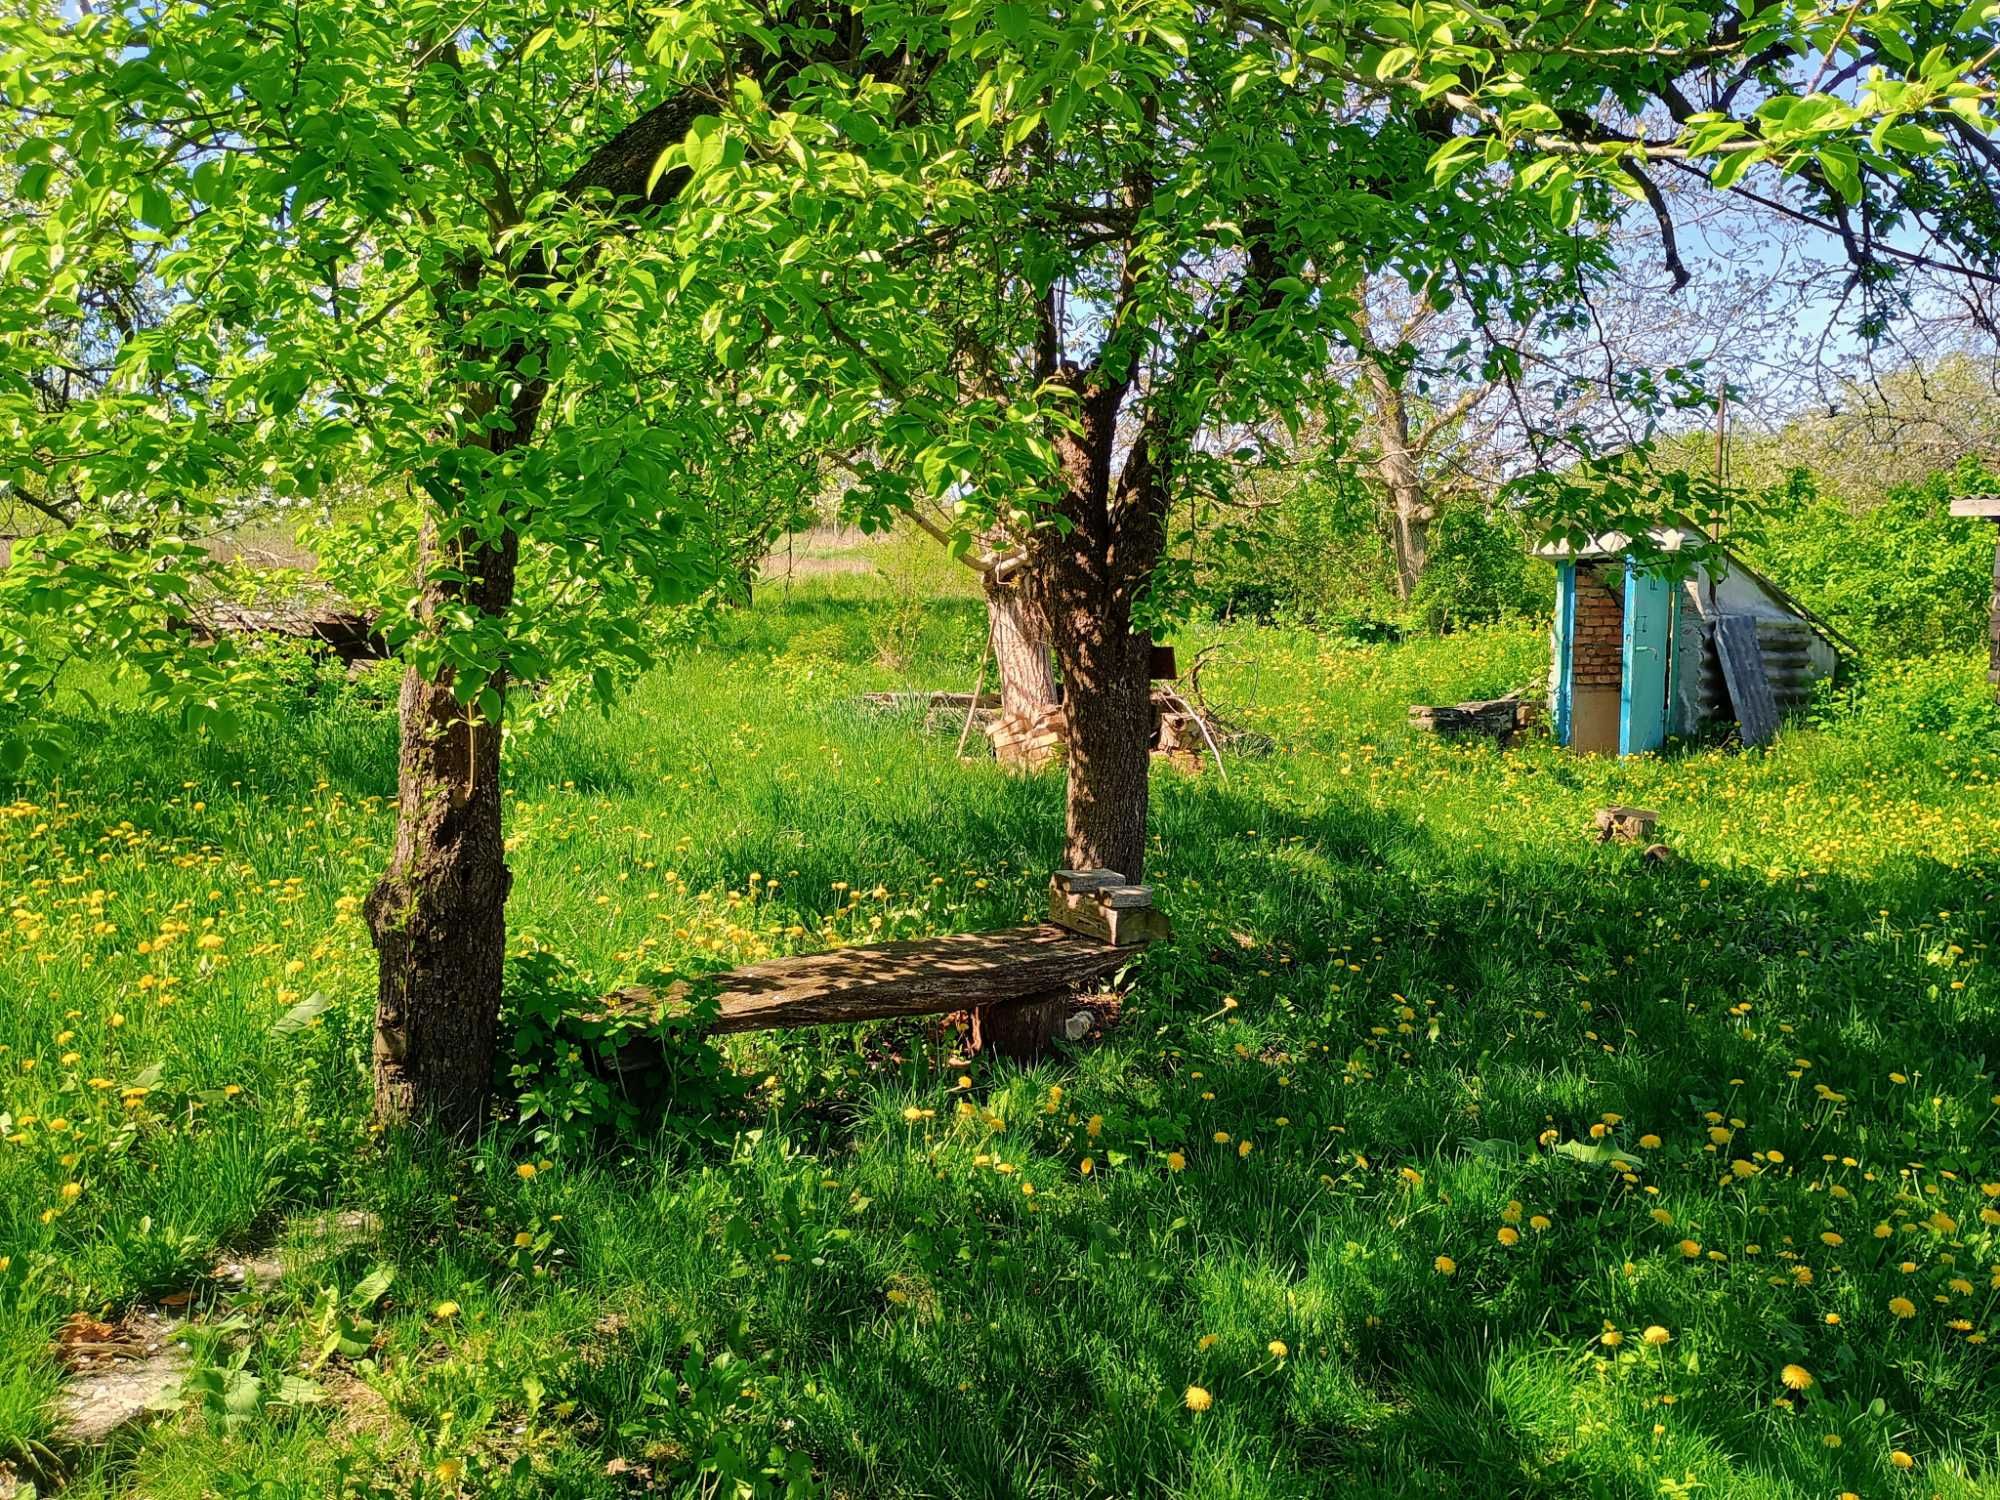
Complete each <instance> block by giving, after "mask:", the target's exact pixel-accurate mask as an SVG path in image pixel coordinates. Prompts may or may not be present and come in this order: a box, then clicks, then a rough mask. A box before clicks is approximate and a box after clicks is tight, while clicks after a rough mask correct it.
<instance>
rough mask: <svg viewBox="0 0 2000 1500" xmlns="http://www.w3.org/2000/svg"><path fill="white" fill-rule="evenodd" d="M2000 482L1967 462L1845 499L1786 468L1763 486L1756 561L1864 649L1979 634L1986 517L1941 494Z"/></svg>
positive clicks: (1957, 645) (1987, 558)
mask: <svg viewBox="0 0 2000 1500" xmlns="http://www.w3.org/2000/svg"><path fill="white" fill-rule="evenodd" d="M1995 488H2000V481H1996V480H1995V479H1994V477H1993V475H1992V474H1990V473H1988V472H1987V471H1986V470H1985V469H1983V468H1982V467H1980V466H1979V465H1978V464H1976V463H1971V462H1967V463H1965V464H1961V465H1960V466H1959V467H1958V468H1957V469H1955V470H1954V471H1952V472H1951V473H1949V474H1936V475H1933V476H1932V477H1931V478H1930V479H1929V480H1927V481H1926V482H1925V483H1923V484H1921V485H1906V486H1902V487H1900V488H1897V489H1893V490H1891V491H1890V492H1889V494H1888V497H1887V498H1886V499H1885V500H1883V501H1882V503H1881V504H1879V505H1875V506H1871V507H1869V508H1868V509H1865V510H1855V509H1851V508H1850V507H1849V506H1848V505H1846V504H1845V503H1843V502H1842V501H1841V500H1839V499H1837V498H1835V497H1834V496H1831V495H1827V494H1823V493H1821V491H1820V489H1819V487H1818V485H1817V484H1816V483H1815V481H1814V480H1813V478H1812V476H1811V475H1810V474H1809V473H1807V472H1806V471H1804V470H1799V471H1796V472H1795V473H1794V474H1793V475H1792V477H1791V479H1790V481H1789V482H1788V483H1787V484H1786V485H1785V486H1783V487H1782V488H1780V489H1778V490H1774V491H1767V492H1766V494H1765V496H1764V501H1763V505H1764V509H1765V519H1764V522H1763V526H1762V533H1763V534H1762V536H1761V538H1760V539H1759V540H1758V541H1757V542H1756V543H1754V544H1753V545H1752V547H1751V549H1750V553H1751V556H1752V558H1753V560H1754V561H1755V562H1757V563H1758V565H1759V566H1762V567H1765V568H1767V569H1768V570H1769V571H1770V573H1771V574H1772V576H1773V577H1775V578H1776V579H1777V580H1778V581H1779V582H1780V583H1782V584H1783V585H1784V586H1785V587H1786V588H1787V589H1790V590H1791V591H1792V592H1793V593H1795V594H1796V595H1797V596H1798V597H1799V599H1800V600H1801V601H1803V602H1804V603H1805V604H1806V606H1807V607H1808V608H1810V609H1812V610H1814V611H1816V612H1817V613H1819V614H1821V615H1824V616H1825V617H1826V618H1827V619H1828V620H1829V621H1830V622H1832V623H1833V625H1834V626H1835V627H1837V628H1838V629H1840V630H1841V631H1843V632H1844V633H1846V634H1847V635H1849V636H1851V637H1853V639H1854V641H1855V643H1856V644H1857V645H1858V646H1860V648H1861V650H1862V654H1863V655H1864V656H1870V657H1877V658H1882V657H1900V656H1919V655H1929V654H1931V653H1933V652H1938V651H1961V650H1968V649H1973V648H1976V647H1978V646H1981V645H1983V644H1984V642H1985V639H1986V629H1987V623H1986V601H1987V598H1988V595H1989V592H1990V590H1991V588H1992V578H1993V529H1992V523H1990V522H1987V521H1980V520H1974V519H1971V518H1968V517H1964V516H1953V515H1951V514H1950V513H1949V506H1950V501H1951V497H1952V496H1954V495H1964V494H1972V493H1976V492H1979V491H1982V490H1990V489H1995Z"/></svg>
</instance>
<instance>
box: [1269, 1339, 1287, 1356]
mask: <svg viewBox="0 0 2000 1500" xmlns="http://www.w3.org/2000/svg"><path fill="white" fill-rule="evenodd" d="M1264 1348H1265V1350H1266V1351H1267V1352H1268V1353H1269V1354H1270V1356H1271V1358H1273V1359H1286V1358H1289V1357H1290V1355H1291V1352H1292V1351H1291V1349H1290V1347H1289V1346H1287V1345H1286V1343H1285V1341H1284V1340H1283V1339H1272V1340H1271V1342H1270V1343H1268V1344H1266V1345H1265V1346H1264Z"/></svg>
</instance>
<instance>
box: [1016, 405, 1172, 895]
mask: <svg viewBox="0 0 2000 1500" xmlns="http://www.w3.org/2000/svg"><path fill="white" fill-rule="evenodd" d="M1122 395H1123V389H1122V387H1115V388H1113V389H1112V390H1111V391H1108V392H1092V391H1088V390H1086V392H1085V393H1084V399H1083V400H1082V402H1081V403H1080V408H1081V410H1080V415H1081V416H1082V428H1083V430H1082V432H1081V433H1071V432H1063V433H1061V434H1059V435H1058V438H1057V450H1058V452H1059V454H1060V456H1061V460H1062V466H1063V475H1064V480H1065V486H1066V493H1065V495H1064V497H1063V501H1062V510H1063V513H1064V515H1065V516H1066V517H1067V518H1068V520H1069V522H1070V526H1069V529H1068V531H1067V532H1064V531H1061V530H1059V529H1058V528H1055V527H1048V528H1045V529H1044V530H1042V531H1040V532H1038V533H1037V535H1036V540H1035V544H1034V546H1035V554H1034V577H1035V583H1036V587H1037V591H1038V593H1039V595H1040V600H1039V602H1040V604H1041V606H1042V614H1043V617H1044V618H1045V619H1046V621H1047V622H1048V627H1049V635H1050V639H1051V640H1052V641H1053V642H1054V644H1055V649H1056V655H1057V657H1058V658H1059V659H1060V661H1061V663H1062V680H1063V708H1064V713H1065V718H1066V720H1067V725H1068V748H1069V789H1068V797H1067V809H1066V817H1065V822H1066V837H1065V845H1064V855H1063V858H1064V863H1065V864H1067V865H1068V866H1069V868H1071V869H1076V870H1087V869H1107V870H1116V871H1118V872H1119V873H1120V874H1122V875H1124V876H1125V877H1126V878H1127V879H1130V880H1135V881H1136V880H1138V879H1140V878H1141V877H1142V876H1143V875H1144V873H1145V865H1146V807H1147V776H1148V773H1149V772H1150V771H1151V769H1152V754H1151V740H1152V735H1153V705H1152V670H1151V668H1152V645H1153V643H1152V639H1151V637H1150V636H1148V635H1146V634H1145V633H1144V632H1142V631H1138V630H1135V629H1134V628H1133V624H1132V617H1133V606H1134V604H1135V603H1136V601H1137V597H1138V593H1139V591H1140V590H1141V589H1142V588H1144V587H1145V585H1146V583H1147V581H1148V580H1149V578H1150V577H1151V573H1152V568H1153V565H1154V564H1155V563H1156V562H1157V561H1158V560H1159V556H1160V551H1161V549H1162V547H1163V546H1164V545H1165V539H1166V532H1165V524H1164V521H1163V518H1162V517H1161V516H1160V515H1159V514H1158V507H1157V504H1156V500H1157V496H1156V495H1155V493H1154V491H1155V486H1154V483H1153V477H1154V476H1153V470H1152V463H1151V459H1150V454H1149V447H1148V443H1147V439H1146V437H1145V436H1144V435H1143V434H1142V435H1141V436H1140V437H1139V438H1138V440H1137V441H1135V442H1134V444H1133V445H1132V451H1131V452H1130V453H1129V454H1128V455H1127V458H1126V461H1125V468H1124V472H1123V473H1122V474H1121V475H1120V476H1119V483H1118V493H1117V495H1116V496H1113V495H1112V494H1111V480H1110V470H1111V451H1112V447H1113V444H1114V441H1115V439H1116V436H1117V415H1118V402H1119V399H1120V398H1121V397H1122Z"/></svg>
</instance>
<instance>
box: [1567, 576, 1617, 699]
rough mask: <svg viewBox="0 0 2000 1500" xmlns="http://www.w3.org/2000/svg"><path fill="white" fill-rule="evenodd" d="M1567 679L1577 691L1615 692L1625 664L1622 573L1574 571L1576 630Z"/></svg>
mask: <svg viewBox="0 0 2000 1500" xmlns="http://www.w3.org/2000/svg"><path fill="white" fill-rule="evenodd" d="M1570 662H1571V668H1572V676H1571V678H1570V680H1571V682H1573V683H1574V684H1575V686H1576V691H1578V692H1591V691H1594V690H1602V689H1606V688H1609V689H1612V690H1614V691H1615V690H1616V689H1617V688H1618V686H1619V684H1620V682H1621V680H1622V679H1623V675H1624V662H1625V597H1624V577H1623V575H1622V573H1619V572H1611V573H1609V574H1607V572H1606V570H1604V569H1601V568H1592V567H1580V568H1578V569H1577V570H1576V631H1575V637H1574V640H1573V642H1572V645H1571V654H1570Z"/></svg>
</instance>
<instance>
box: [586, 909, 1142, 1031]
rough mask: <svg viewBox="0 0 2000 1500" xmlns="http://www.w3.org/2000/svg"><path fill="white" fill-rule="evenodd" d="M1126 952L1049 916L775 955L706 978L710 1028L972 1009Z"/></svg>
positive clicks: (1111, 964) (682, 999)
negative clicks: (1038, 922) (1031, 923)
mask: <svg viewBox="0 0 2000 1500" xmlns="http://www.w3.org/2000/svg"><path fill="white" fill-rule="evenodd" d="M1131 957H1132V950H1131V949H1130V948H1129V947H1128V948H1117V947H1111V946H1109V945H1107V944H1105V943H1103V942H1099V941H1097V940H1095V939H1093V938H1088V937H1084V936H1081V935H1079V934H1077V933H1075V932H1071V931H1069V930H1068V929H1066V928H1063V927H1058V926H1056V925H1055V924H1053V923H1048V924H1044V925H1042V926H1038V927H1009V928H1004V929H1002V930H1000V931H998V932H968V933H957V934H954V935H953V936H950V937H940V938H925V939H922V940H920V941H916V942H906V943H879V944H876V945H874V946H872V947H867V948H839V949H835V950H834V951H832V952H830V953H809V954H804V955H801V956H799V957H796V958H774V959H771V960H768V961H767V962H764V963H760V964H751V965H749V966H748V967H747V968H742V969H735V970H732V971H730V972H729V973H726V974H717V975H714V976H712V978H710V979H708V980H705V981H703V984H704V986H706V985H708V984H713V985H714V986H715V987H716V993H717V998H718V1000H719V1002H720V1007H721V1008H720V1011H719V1013H718V1014H717V1015H716V1017H715V1019H714V1021H712V1022H711V1023H710V1025H709V1028H708V1029H709V1031H710V1032H712V1033H716V1034H723V1033H728V1032H735V1031H765V1030H771V1029H777V1028H789V1027H794V1026H832V1025H839V1024H841V1023H844V1022H853V1021H880V1020H885V1019H889V1018H891V1017H895V1016H927V1015H943V1014H945V1013H946V1012H949V1011H954V1010H973V1011H976V1010H979V1009H980V1008H982V1007H984V1006H990V1005H1004V1004H1009V1003H1016V1002H1020V1001H1023V1000H1027V999H1030V998H1034V997H1049V996H1055V995H1064V994H1067V993H1069V992H1070V991H1071V990H1073V989H1074V988H1076V987H1077V986H1078V985H1083V984H1090V983H1094V982H1096V981H1099V980H1102V979H1103V978H1104V977H1105V976H1106V975H1108V974H1110V973H1112V972H1113V971H1115V970H1117V969H1118V968H1120V967H1122V966H1123V965H1124V964H1125V963H1127V962H1128V961H1129V960H1130V959H1131ZM690 989H691V986H689V985H687V984H676V985H674V986H673V987H672V988H670V989H669V990H667V991H665V992H664V993H656V992H654V991H652V990H649V989H644V988H639V987H636V986H635V987H631V988H627V989H622V990H618V991H615V992H614V993H613V994H612V995H610V996H609V997H608V1001H607V1003H608V1004H609V1005H612V1006H618V1007H625V1006H641V1007H645V1008H648V1009H651V1008H654V1007H659V1006H663V1007H665V1009H666V1012H667V1013H668V1014H673V1013H674V1012H675V1010H676V1008H679V1009H680V1010H681V1011H685V1009H686V1007H687V1003H688V996H689V993H690Z"/></svg>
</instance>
